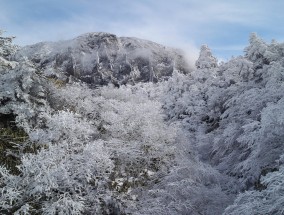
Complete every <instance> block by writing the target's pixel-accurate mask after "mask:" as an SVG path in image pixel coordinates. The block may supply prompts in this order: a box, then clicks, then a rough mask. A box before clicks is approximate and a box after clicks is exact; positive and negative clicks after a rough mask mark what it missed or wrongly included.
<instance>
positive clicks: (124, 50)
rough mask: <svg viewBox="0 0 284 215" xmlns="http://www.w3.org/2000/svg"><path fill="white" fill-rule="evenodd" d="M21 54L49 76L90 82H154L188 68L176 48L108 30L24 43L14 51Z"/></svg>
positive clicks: (18, 55)
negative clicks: (75, 36) (176, 70)
mask: <svg viewBox="0 0 284 215" xmlns="http://www.w3.org/2000/svg"><path fill="white" fill-rule="evenodd" d="M21 56H26V57H28V59H29V60H31V61H32V62H33V63H35V65H36V66H37V68H38V69H40V70H41V71H43V72H44V74H45V75H46V76H48V77H55V78H58V79H60V80H63V81H70V79H73V78H75V79H80V80H82V81H84V82H87V83H89V84H92V85H104V84H107V83H109V82H112V83H114V84H117V85H120V84H126V83H136V82H148V81H153V82H157V81H159V80H161V79H164V78H167V77H168V76H170V75H171V74H172V72H173V70H174V69H178V70H181V71H182V72H184V73H187V72H189V70H190V68H189V66H188V65H187V63H186V61H185V58H184V57H183V53H182V52H181V51H180V50H178V49H173V48H168V47H165V46H163V45H159V44H157V43H154V42H150V41H146V40H141V39H137V38H129V37H117V36H116V35H113V34H108V33H88V34H84V35H81V36H79V37H77V38H75V39H72V40H66V41H60V42H42V43H38V44H35V45H30V46H26V47H23V48H22V49H21V50H20V51H19V52H18V53H17V54H16V58H21Z"/></svg>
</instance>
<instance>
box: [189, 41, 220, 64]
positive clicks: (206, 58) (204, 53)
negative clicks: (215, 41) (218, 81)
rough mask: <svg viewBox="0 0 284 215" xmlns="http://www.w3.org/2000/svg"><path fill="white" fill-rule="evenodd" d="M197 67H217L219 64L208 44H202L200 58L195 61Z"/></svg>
mask: <svg viewBox="0 0 284 215" xmlns="http://www.w3.org/2000/svg"><path fill="white" fill-rule="evenodd" d="M195 65H196V67H197V69H205V68H208V69H210V68H215V67H217V66H218V61H217V58H215V57H214V56H213V55H212V52H211V50H210V48H209V47H208V46H207V45H202V46H201V48H200V54H199V58H198V60H197V61H196V63H195Z"/></svg>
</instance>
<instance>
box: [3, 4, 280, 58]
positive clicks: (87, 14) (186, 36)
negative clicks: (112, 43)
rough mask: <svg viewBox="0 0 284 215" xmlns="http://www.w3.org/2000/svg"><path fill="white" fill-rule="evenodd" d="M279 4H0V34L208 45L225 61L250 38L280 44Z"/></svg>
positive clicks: (189, 47) (24, 40)
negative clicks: (108, 36) (99, 35)
mask: <svg viewBox="0 0 284 215" xmlns="http://www.w3.org/2000/svg"><path fill="white" fill-rule="evenodd" d="M283 8H284V1H283V0H271V1H267V0H257V1H249V0H215V1H212V0H0V28H1V29H3V30H5V31H6V32H7V33H6V34H7V35H15V36H16V37H17V38H16V40H15V43H17V44H20V45H27V44H33V43H36V42H40V41H55V40H64V39H71V38H74V37H76V36H78V35H80V34H83V33H86V32H99V31H102V32H110V33H114V34H117V35H118V36H133V37H139V38H143V39H148V40H152V41H154V42H158V43H162V44H164V45H168V46H173V47H178V48H182V49H184V50H185V51H186V52H187V53H188V55H189V56H190V57H192V58H194V57H196V56H197V55H198V52H199V47H200V46H201V45H202V44H208V45H209V47H210V48H211V49H212V51H213V53H214V54H215V56H217V57H218V58H220V59H224V60H227V59H229V58H230V57H231V56H233V55H234V56H238V55H240V54H243V49H244V47H245V46H246V45H247V43H248V38H249V35H250V33H251V32H256V33H257V34H258V35H259V36H261V37H262V38H263V39H264V40H265V41H268V42H270V41H271V39H276V40H277V41H279V42H283V40H284V27H283V21H284V13H283Z"/></svg>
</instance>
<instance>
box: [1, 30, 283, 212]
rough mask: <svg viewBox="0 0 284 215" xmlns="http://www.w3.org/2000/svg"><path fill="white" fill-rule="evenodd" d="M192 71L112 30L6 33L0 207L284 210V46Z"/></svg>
mask: <svg viewBox="0 0 284 215" xmlns="http://www.w3.org/2000/svg"><path fill="white" fill-rule="evenodd" d="M195 66H196V68H190V67H189V66H188V63H187V62H186V60H185V58H184V57H183V54H182V52H181V51H179V50H176V49H173V48H167V47H164V46H162V45H159V44H156V43H153V42H150V41H145V40H141V39H137V38H118V37H116V36H115V35H112V34H107V33H88V34H85V35H82V36H79V37H77V38H75V39H73V40H68V41H60V42H42V43H38V44H35V45H31V46H26V47H23V48H19V47H17V46H15V45H14V44H13V38H12V37H5V36H2V35H1V37H0V213H1V214H54V215H55V214H66V215H67V214H68V215H69V214H74V215H75V214H76V215H78V214H90V215H91V214H98V215H101V214H103V215H114V214H116V215H126V214H133V215H149V214H163V215H180V214H185V215H188V214H193V215H220V214H223V215H259V214H261V215H262V214H263V215H264V214H265V215H266V214H275V215H282V214H284V211H283V205H284V198H283V196H284V191H283V186H284V184H283V183H284V144H283V143H284V98H283V96H284V93H283V92H284V43H279V42H276V41H272V42H271V43H267V42H265V41H263V40H262V39H261V38H260V37H258V36H257V35H256V34H252V35H251V36H250V38H249V45H248V46H247V47H246V48H245V49H244V56H239V57H236V58H232V59H230V60H229V61H228V62H222V63H218V59H217V58H216V57H214V55H213V54H212V52H211V50H210V48H209V47H208V46H207V45H203V46H202V47H201V49H200V55H199V58H198V60H197V61H196V62H195ZM94 86H95V87H94Z"/></svg>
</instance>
